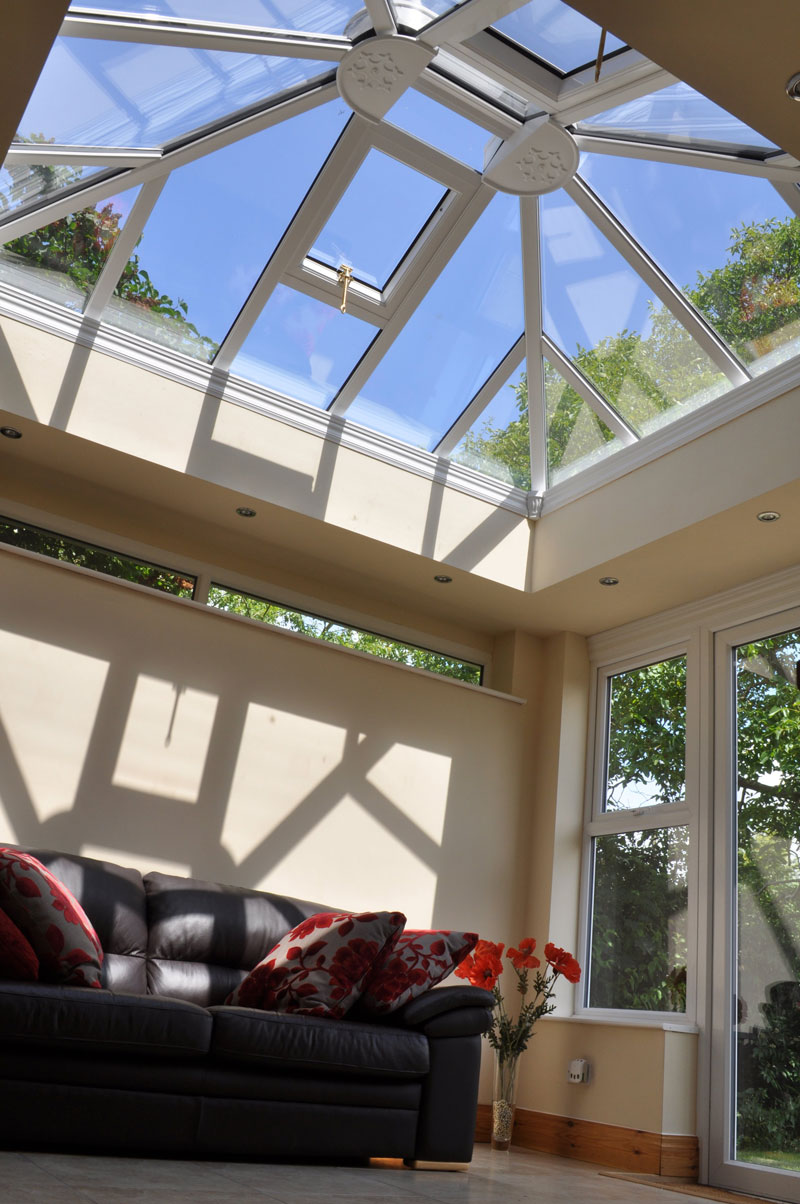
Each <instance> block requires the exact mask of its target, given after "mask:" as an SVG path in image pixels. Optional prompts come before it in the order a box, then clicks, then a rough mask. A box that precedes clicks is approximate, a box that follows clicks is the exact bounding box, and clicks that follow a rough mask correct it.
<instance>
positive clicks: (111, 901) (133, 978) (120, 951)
mask: <svg viewBox="0 0 800 1204" xmlns="http://www.w3.org/2000/svg"><path fill="white" fill-rule="evenodd" d="M20 847H21V846H20ZM24 852H26V853H31V854H32V855H33V856H34V857H35V858H36V859H37V860H38V861H41V863H42V865H45V866H47V868H48V869H49V870H50V872H51V873H52V874H54V875H55V877H56V878H58V879H59V881H61V882H63V883H64V885H65V886H66V887H67V889H68V890H70V891H71V892H72V894H73V895H74V896H75V898H76V899H77V900H78V902H79V903H80V905H81V907H82V908H83V910H84V911H85V912H86V915H87V916H88V918H89V920H90V921H91V923H92V926H93V928H94V930H95V932H96V933H97V935H98V937H99V939H100V944H101V946H102V949H103V954H104V960H103V975H102V985H103V986H104V987H108V988H110V989H111V990H112V991H130V992H132V993H133V994H137V995H144V994H145V993H146V991H147V977H146V972H145V957H146V954H147V920H146V914H145V894H144V883H143V881H142V875H141V874H140V873H139V871H138V870H134V869H129V868H127V867H125V866H122V865H115V864H114V863H113V862H111V861H96V860H95V859H94V858H92V857H79V856H78V855H77V854H73V853H59V852H56V851H54V850H53V849H34V848H28V847H25V849H24Z"/></svg>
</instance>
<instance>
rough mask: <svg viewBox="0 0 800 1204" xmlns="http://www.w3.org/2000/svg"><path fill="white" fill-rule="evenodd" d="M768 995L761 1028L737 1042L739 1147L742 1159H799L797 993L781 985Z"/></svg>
mask: <svg viewBox="0 0 800 1204" xmlns="http://www.w3.org/2000/svg"><path fill="white" fill-rule="evenodd" d="M770 995H771V998H770V999H769V1001H768V1002H766V1003H764V1004H762V1005H761V1011H762V1013H763V1017H764V1024H763V1027H762V1028H760V1029H759V1030H758V1032H757V1033H754V1034H748V1035H747V1036H745V1037H744V1039H742V1038H740V1047H739V1073H738V1082H739V1090H738V1092H737V1113H738V1117H737V1120H738V1124H737V1137H738V1141H737V1145H738V1147H739V1151H740V1152H742V1153H744V1154H745V1156H746V1155H747V1152H748V1151H749V1150H756V1151H760V1150H775V1151H778V1150H779V1151H780V1152H781V1153H782V1154H783V1153H795V1154H797V1153H800V1092H799V1091H798V1088H797V1085H798V1083H799V1082H800V989H799V988H798V984H797V983H795V982H783V983H778V984H776V985H775V986H774V987H773V988H772V989H771V991H770ZM743 1084H744V1085H743Z"/></svg>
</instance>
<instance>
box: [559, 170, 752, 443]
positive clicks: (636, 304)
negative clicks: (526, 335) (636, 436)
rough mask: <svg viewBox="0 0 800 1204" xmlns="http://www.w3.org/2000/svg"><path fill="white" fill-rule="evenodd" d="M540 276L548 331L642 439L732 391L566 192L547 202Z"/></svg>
mask: <svg viewBox="0 0 800 1204" xmlns="http://www.w3.org/2000/svg"><path fill="white" fill-rule="evenodd" d="M542 278H543V279H542V284H543V299H544V328H545V332H546V333H547V334H549V335H550V337H551V338H552V339H553V341H554V342H555V343H557V344H558V345H559V346H560V347H561V349H562V350H563V351H565V352H566V353H567V354H568V355H569V356H571V357H572V359H573V360H574V362H575V363H576V364H577V366H578V367H579V368H580V369H581V371H582V372H583V373H584V374H585V375H586V376H587V377H588V378H589V379H590V380H591V381H592V382H593V383H594V384H595V386H596V387H597V388H598V389H599V391H600V392H601V393H602V394H603V396H604V397H605V398H606V399H607V400H608V401H610V402H611V403H612V404H613V405H614V406H616V408H617V409H618V410H619V412H620V413H621V414H622V415H623V417H624V418H625V419H626V420H627V422H628V423H629V424H630V425H631V426H632V427H633V428H634V429H635V430H637V431H639V432H640V433H645V432H646V431H648V430H650V429H651V428H652V427H653V426H654V425H660V424H661V423H662V422H663V421H671V420H672V419H674V418H677V417H679V416H680V412H681V411H680V406H681V405H682V404H684V403H685V404H687V405H690V406H692V407H693V406H695V405H700V404H704V403H705V402H706V401H708V400H710V399H711V397H714V396H717V395H718V394H719V393H720V392H725V391H726V389H729V388H730V387H731V386H730V384H729V383H728V381H727V378H725V377H724V376H723V375H722V374H721V373H720V372H719V371H718V370H717V368H716V367H715V366H714V364H713V363H712V362H711V360H710V359H709V358H708V356H707V355H706V354H705V353H704V352H703V351H702V350H701V349H700V348H699V347H698V346H697V344H696V343H695V342H694V340H693V339H692V338H691V337H690V336H689V335H688V334H687V333H686V331H685V330H684V329H683V327H682V326H681V325H680V324H679V323H678V322H677V321H676V320H675V319H674V318H673V317H672V315H671V313H670V312H669V310H667V309H666V308H665V307H664V306H662V305H661V303H660V302H659V301H658V299H657V298H656V297H655V296H654V295H653V293H652V292H651V291H650V290H649V289H648V288H647V286H646V285H645V284H644V282H643V281H642V280H641V279H640V278H639V276H637V275H636V273H635V272H634V271H633V269H632V268H631V267H629V265H628V264H627V262H626V261H625V260H624V259H623V258H622V256H621V255H620V254H619V252H617V251H616V250H615V249H614V248H613V247H612V246H611V244H610V243H609V242H608V241H607V240H606V239H605V238H604V236H603V235H602V234H601V233H600V232H599V230H597V228H596V227H595V226H593V225H592V223H591V222H590V221H589V219H588V217H586V215H585V214H584V213H583V212H582V210H580V209H579V208H578V206H577V205H576V204H575V203H574V202H573V201H572V200H570V198H569V197H568V196H567V195H566V193H565V192H563V190H559V191H558V192H554V193H550V194H549V195H548V196H545V197H543V198H542ZM670 411H672V412H670Z"/></svg>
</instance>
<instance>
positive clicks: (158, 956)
mask: <svg viewBox="0 0 800 1204" xmlns="http://www.w3.org/2000/svg"><path fill="white" fill-rule="evenodd" d="M144 886H145V892H146V896H147V920H148V927H149V944H148V949H147V989H148V991H149V992H150V994H154V995H170V996H172V997H173V998H176V999H186V1000H187V1001H188V1002H190V1003H199V1004H201V1005H202V1006H203V1007H208V1006H209V1005H211V1004H221V1003H223V1002H224V1000H225V999H226V998H227V996H228V995H229V994H230V993H231V991H233V990H235V989H236V987H238V985H239V983H240V982H241V981H242V980H243V979H244V978H245V977H246V975H247V974H248V973H249V971H250V970H252V969H253V967H254V966H255V965H256V964H257V963H258V962H260V961H261V959H262V958H263V957H264V956H265V955H266V954H267V953H268V952H269V950H270V949H272V948H273V946H274V945H276V944H277V943H278V941H279V940H280V939H281V937H282V936H284V935H285V934H286V933H287V932H289V930H290V929H292V928H294V926H295V925H296V924H299V923H300V921H301V920H305V919H307V918H308V916H312V915H315V914H316V913H317V912H320V911H326V910H328V911H329V910H331V909H330V908H326V907H324V906H323V905H322V904H319V903H309V902H308V901H306V900H303V899H292V898H288V897H287V896H284V895H272V894H268V893H267V892H265V891H259V890H250V889H248V888H247V887H243V886H225V885H223V884H222V883H219V882H202V881H199V880H198V879H196V878H179V877H175V876H173V875H171V874H160V873H151V874H145V877H144Z"/></svg>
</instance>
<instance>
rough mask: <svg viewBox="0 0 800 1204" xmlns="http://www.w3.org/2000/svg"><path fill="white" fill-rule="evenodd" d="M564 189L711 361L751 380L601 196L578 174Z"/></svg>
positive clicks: (740, 379) (735, 381)
mask: <svg viewBox="0 0 800 1204" xmlns="http://www.w3.org/2000/svg"><path fill="white" fill-rule="evenodd" d="M564 191H565V192H566V194H567V196H569V197H570V199H571V200H573V201H574V202H575V204H576V205H577V206H578V207H579V208H580V209H581V210H582V212H583V213H585V214H586V216H587V217H588V218H589V220H590V221H591V222H592V224H593V225H594V226H596V227H597V229H598V230H599V231H600V233H601V234H603V235H604V236H605V237H606V238H607V239H608V241H609V242H610V243H611V245H612V246H613V247H614V249H615V250H616V251H619V253H620V255H621V256H622V257H623V259H624V260H625V261H626V262H627V263H628V264H630V266H631V267H632V268H633V270H634V272H636V274H637V276H639V277H640V279H642V280H643V281H644V282H645V284H646V285H647V286H648V288H651V289H652V290H653V292H654V293H655V295H656V296H657V297H658V299H659V301H660V302H661V303H662V304H663V305H665V306H666V307H667V309H668V310H669V311H670V313H671V314H672V316H673V317H674V318H676V319H677V321H678V322H680V324H681V326H682V327H683V328H684V330H686V331H687V332H688V333H689V334H690V335H691V337H692V338H693V339H694V341H695V342H696V343H697V345H698V346H699V347H700V348H701V349H702V350H703V351H704V352H705V353H706V355H707V356H708V357H709V359H710V360H711V361H712V363H713V364H714V365H715V366H716V367H717V368H719V370H720V371H721V372H724V374H725V376H726V377H727V378H728V380H729V381H730V382H731V384H732V385H743V384H745V383H746V382H747V381H748V380H750V379H751V377H750V374H749V372H748V371H747V370H746V368H745V367H744V364H743V363H742V362H741V360H739V359H738V358H737V357H736V356H735V355H734V353H733V352H732V351H731V349H730V348H729V347H728V345H727V343H726V342H725V341H724V340H723V339H722V338H720V336H719V335H718V334H717V332H716V331H715V330H714V329H713V327H712V326H710V325H709V324H708V322H707V321H706V320H705V318H704V317H703V316H702V315H701V314H700V312H699V310H697V309H695V307H694V305H692V303H691V301H689V299H688V298H687V297H685V296H684V295H683V293H682V292H681V291H680V289H679V288H678V287H677V286H676V285H675V284H673V283H672V281H671V280H670V279H669V277H668V276H667V275H666V273H665V272H663V271H662V270H661V268H660V267H658V265H657V264H656V263H655V261H654V260H653V259H651V258H650V256H649V255H648V254H647V252H646V251H645V250H644V249H643V248H642V247H641V246H640V245H639V243H637V242H636V241H635V240H634V239H633V238H632V237H631V236H630V234H629V233H628V231H627V230H626V229H625V227H624V226H623V225H622V223H621V222H620V221H619V220H618V219H617V218H616V217H614V215H613V214H612V213H611V212H610V210H608V209H607V208H606V207H605V205H604V204H603V202H602V201H601V200H600V198H599V197H598V196H597V195H596V194H595V193H594V192H592V190H591V188H589V186H588V185H587V184H586V183H585V182H584V181H583V180H582V179H581V178H580V176H575V177H574V178H573V179H572V180H570V181H569V182H568V183H567V184H565V185H564Z"/></svg>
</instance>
